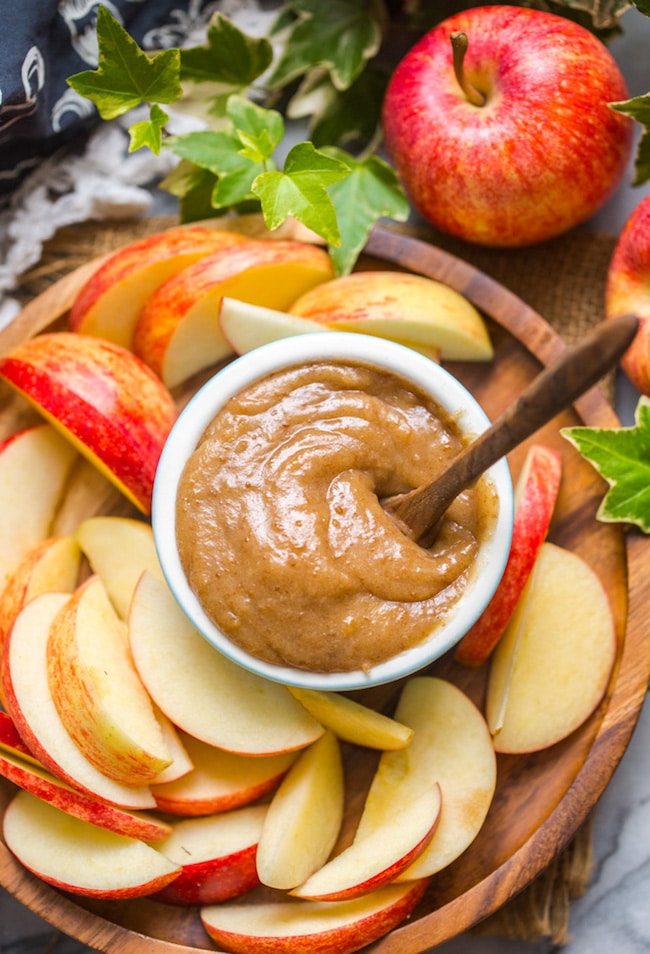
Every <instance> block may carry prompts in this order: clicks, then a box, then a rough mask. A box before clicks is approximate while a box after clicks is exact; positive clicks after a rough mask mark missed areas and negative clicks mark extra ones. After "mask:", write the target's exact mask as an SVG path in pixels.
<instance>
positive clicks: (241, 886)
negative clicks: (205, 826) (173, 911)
mask: <svg viewBox="0 0 650 954" xmlns="http://www.w3.org/2000/svg"><path fill="white" fill-rule="evenodd" d="M256 852H257V845H256V844H255V845H248V846H247V847H246V848H242V850H241V851H237V852H234V853H233V854H231V855H226V856H225V857H223V858H213V859H210V860H207V861H199V862H197V863H196V864H193V865H183V870H182V871H181V873H180V874H179V875H178V877H177V878H175V879H174V880H173V881H172V882H170V883H169V884H168V885H166V886H165V887H164V888H163V889H162V891H157V892H156V893H155V895H154V896H153V900H154V901H164V902H165V903H166V904H176V905H181V906H185V907H188V906H191V905H203V904H218V903H219V902H221V901H229V900H230V899H231V898H237V897H239V896H240V895H242V894H246V892H248V891H252V890H253V888H256V887H257V886H258V885H259V884H260V880H259V878H258V877H257V868H256V867H255V855H256Z"/></svg>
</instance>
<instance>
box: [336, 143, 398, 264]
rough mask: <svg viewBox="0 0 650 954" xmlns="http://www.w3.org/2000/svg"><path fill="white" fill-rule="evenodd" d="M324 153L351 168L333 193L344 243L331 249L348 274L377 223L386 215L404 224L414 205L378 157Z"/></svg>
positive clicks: (392, 171)
mask: <svg viewBox="0 0 650 954" xmlns="http://www.w3.org/2000/svg"><path fill="white" fill-rule="evenodd" d="M324 151H325V152H326V154H327V155H329V156H333V157H334V158H336V159H339V160H340V161H341V162H345V163H346V164H347V165H348V167H349V169H350V174H349V175H348V176H347V177H346V178H345V179H343V180H341V181H340V182H337V183H335V184H334V185H332V187H331V188H330V190H329V194H330V198H331V199H332V202H333V203H334V209H335V211H336V218H337V221H338V226H339V231H340V233H341V244H340V246H339V247H338V248H337V249H330V256H331V258H332V261H333V262H334V266H335V268H336V271H337V273H338V274H339V275H345V274H347V273H348V272H350V271H352V268H353V267H354V264H355V262H356V260H357V258H358V257H359V254H360V252H361V250H362V249H363V247H364V245H365V244H366V241H367V238H368V234H369V233H370V230H371V229H372V227H373V225H374V224H375V222H376V221H377V220H378V219H380V218H381V217H382V216H387V217H390V218H393V219H397V220H399V221H401V222H403V221H404V220H405V219H407V218H408V216H409V211H410V206H409V202H408V199H407V198H406V196H405V195H404V192H403V190H402V187H401V185H400V183H399V180H398V178H397V175H396V174H395V172H394V170H393V169H391V167H390V166H389V165H387V163H385V162H384V161H383V160H382V159H380V158H379V157H378V156H370V157H369V158H367V159H364V160H362V161H358V160H355V159H354V158H353V157H352V156H350V155H349V154H348V153H344V152H343V151H342V150H340V149H335V148H330V149H327V150H324Z"/></svg>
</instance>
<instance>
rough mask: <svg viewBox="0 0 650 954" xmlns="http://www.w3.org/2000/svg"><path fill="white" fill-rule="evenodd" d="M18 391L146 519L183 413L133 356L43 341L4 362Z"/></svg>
mask: <svg viewBox="0 0 650 954" xmlns="http://www.w3.org/2000/svg"><path fill="white" fill-rule="evenodd" d="M0 377H3V378H4V379H5V380H6V381H7V382H8V383H9V384H10V385H11V386H12V387H14V388H16V389H17V390H18V391H19V393H21V394H22V395H23V396H24V397H25V398H27V400H28V401H30V402H31V403H32V404H33V405H34V406H35V407H36V408H37V410H38V411H39V412H40V413H41V414H42V415H43V416H44V417H45V418H46V419H47V420H48V421H49V422H50V423H51V424H53V425H54V426H55V427H56V428H57V429H58V430H59V431H60V432H61V433H62V434H63V436H64V437H66V438H67V439H68V440H69V441H71V443H72V444H73V446H74V447H75V448H76V449H77V450H79V451H80V452H81V453H82V454H84V455H85V456H86V457H88V459H90V460H91V462H92V463H94V464H95V465H96V466H97V467H99V468H100V470H101V471H102V473H104V474H105V475H106V476H107V477H109V479H110V480H111V481H112V482H113V483H115V484H116V486H117V487H118V489H120V490H121V491H122V492H123V493H124V494H125V495H126V496H127V497H128V499H129V500H131V502H132V503H134V504H135V505H136V506H137V507H138V508H139V509H140V510H142V511H143V512H144V513H149V512H150V509H151V494H152V489H153V480H154V476H155V472H156V467H157V464H158V458H159V457H160V454H161V451H162V448H163V444H164V443H165V440H166V438H167V435H168V434H169V431H170V430H171V427H172V425H173V423H174V421H175V420H176V416H177V412H176V406H175V404H174V402H173V400H172V397H171V395H170V394H169V392H168V391H167V389H166V388H165V387H164V385H163V384H162V382H161V381H160V380H159V379H158V378H157V377H156V376H155V375H154V374H152V372H151V371H150V370H149V369H148V368H147V367H146V366H145V365H144V364H143V363H142V362H141V361H139V360H138V359H137V358H136V357H135V355H133V354H132V353H131V352H130V351H127V350H125V349H124V348H121V347H120V346H119V345H114V344H112V342H109V341H104V340H102V339H99V338H93V337H89V336H86V335H76V334H74V333H73V332H51V333H49V334H42V335H36V337H34V338H30V339H29V340H27V341H24V342H23V343H22V344H20V345H18V347H16V348H14V350H13V351H11V352H10V353H9V354H7V355H5V356H4V357H2V358H0Z"/></svg>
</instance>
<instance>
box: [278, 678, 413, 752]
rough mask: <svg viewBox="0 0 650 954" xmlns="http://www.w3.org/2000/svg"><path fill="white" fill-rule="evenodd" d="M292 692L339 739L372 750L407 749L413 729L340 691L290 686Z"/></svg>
mask: <svg viewBox="0 0 650 954" xmlns="http://www.w3.org/2000/svg"><path fill="white" fill-rule="evenodd" d="M289 691H290V692H291V694H292V695H293V696H295V698H296V699H298V701H299V702H301V703H302V704H303V706H304V707H305V708H306V709H307V710H308V711H309V712H311V714H312V715H313V716H314V718H315V719H318V721H319V722H321V723H322V724H323V725H324V726H326V728H328V729H331V730H332V732H334V733H335V734H336V735H337V736H338V738H339V739H344V740H345V741H346V742H351V743H353V744H354V745H363V746H367V747H368V748H372V749H403V748H405V747H406V746H407V745H408V744H409V742H410V741H411V739H412V738H413V730H412V729H411V728H409V727H408V726H406V725H401V724H400V723H399V722H396V721H395V719H391V718H390V717H389V716H386V715H383V714H382V713H381V712H377V710H376V709H370V708H369V707H368V706H364V705H362V704H361V703H360V702H356V701H355V700H354V699H352V698H350V696H344V695H342V694H341V693H340V692H322V691H320V690H318V689H305V688H302V687H298V686H290V687H289Z"/></svg>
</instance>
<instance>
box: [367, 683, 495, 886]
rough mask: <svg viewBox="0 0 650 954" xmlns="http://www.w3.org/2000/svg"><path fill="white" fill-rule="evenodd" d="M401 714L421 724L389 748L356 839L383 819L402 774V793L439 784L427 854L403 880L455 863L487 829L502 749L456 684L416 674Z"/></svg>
mask: <svg viewBox="0 0 650 954" xmlns="http://www.w3.org/2000/svg"><path fill="white" fill-rule="evenodd" d="M395 718H396V719H398V720H399V721H400V722H403V723H404V724H405V725H409V726H411V728H412V729H413V730H414V734H413V740H412V742H411V744H410V745H409V747H408V749H404V750H402V751H397V752H384V753H383V754H382V756H381V758H380V760H379V765H378V767H377V771H376V773H375V775H374V777H373V779H372V782H371V785H370V789H369V791H368V795H367V798H366V802H365V805H364V810H363V814H362V816H361V819H360V822H359V826H358V829H357V833H356V835H355V839H357V838H358V839H362V838H364V837H365V836H366V833H367V832H371V831H373V830H374V829H375V828H377V827H378V825H380V824H381V823H382V820H383V819H384V818H385V817H386V814H387V805H389V803H390V801H391V800H392V798H393V793H394V792H395V791H396V780H398V781H399V791H400V801H401V802H402V803H405V802H407V801H408V799H409V798H412V797H415V796H417V795H421V794H422V792H423V791H427V790H430V788H431V786H432V785H434V784H438V785H439V786H440V791H441V795H442V810H441V812H440V820H439V822H438V825H437V827H436V830H435V832H434V835H433V838H432V839H431V841H430V842H429V844H428V846H427V847H426V848H425V850H424V851H423V852H422V854H421V855H420V856H419V857H418V858H417V860H415V861H414V862H413V864H411V865H410V866H409V867H408V868H406V870H405V871H403V872H402V873H401V874H399V875H397V878H396V880H399V881H402V880H409V879H411V878H420V877H428V876H429V875H432V874H435V873H436V872H437V871H440V870H441V869H442V868H445V867H446V866H447V865H449V864H451V862H452V861H454V860H455V859H456V858H458V857H459V856H460V855H461V854H462V853H463V852H464V851H465V850H466V849H467V848H468V847H469V845H470V844H471V843H472V841H473V840H474V839H475V838H476V836H477V834H478V833H479V831H480V830H481V828H482V826H483V823H484V821H485V818H486V816H487V813H488V811H489V808H490V805H491V804H492V798H493V796H494V791H495V788H496V757H495V754H494V749H493V747H492V740H491V738H490V733H489V731H488V728H487V725H486V723H485V719H484V718H483V715H482V714H481V712H480V711H479V710H478V709H477V707H476V706H475V705H474V703H473V702H471V700H470V699H469V698H468V697H467V696H466V695H465V693H464V692H462V691H461V690H460V689H459V688H458V687H457V686H455V685H453V684H452V683H450V682H448V681H447V680H444V679H440V678H437V677H433V676H416V677H413V678H411V679H409V681H408V682H407V683H406V685H405V686H404V688H403V690H402V693H401V695H400V698H399V701H398V704H397V708H396V710H395Z"/></svg>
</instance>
